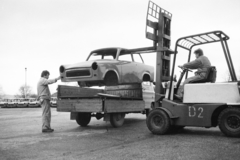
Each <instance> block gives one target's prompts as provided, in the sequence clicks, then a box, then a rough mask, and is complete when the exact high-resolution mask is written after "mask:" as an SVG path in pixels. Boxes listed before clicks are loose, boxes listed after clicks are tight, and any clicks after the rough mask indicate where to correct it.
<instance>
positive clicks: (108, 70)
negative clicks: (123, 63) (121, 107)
mask: <svg viewBox="0 0 240 160" xmlns="http://www.w3.org/2000/svg"><path fill="white" fill-rule="evenodd" d="M110 71H113V72H115V73H116V75H117V77H118V82H119V81H120V76H119V73H118V72H117V71H116V70H115V69H107V70H106V71H105V72H104V74H103V76H102V79H104V77H105V76H106V74H107V73H108V72H110Z"/></svg>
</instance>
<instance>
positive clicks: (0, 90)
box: [0, 86, 5, 99]
mask: <svg viewBox="0 0 240 160" xmlns="http://www.w3.org/2000/svg"><path fill="white" fill-rule="evenodd" d="M4 96H5V93H4V91H3V89H2V86H0V99H2V98H4Z"/></svg>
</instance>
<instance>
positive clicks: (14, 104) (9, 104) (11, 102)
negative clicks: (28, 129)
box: [6, 98, 17, 108]
mask: <svg viewBox="0 0 240 160" xmlns="http://www.w3.org/2000/svg"><path fill="white" fill-rule="evenodd" d="M6 107H8V108H14V107H17V99H15V98H11V99H7V106H6Z"/></svg>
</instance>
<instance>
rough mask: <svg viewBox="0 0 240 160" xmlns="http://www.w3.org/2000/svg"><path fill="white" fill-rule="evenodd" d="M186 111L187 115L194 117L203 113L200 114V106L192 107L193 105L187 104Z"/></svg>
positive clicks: (200, 116)
mask: <svg viewBox="0 0 240 160" xmlns="http://www.w3.org/2000/svg"><path fill="white" fill-rule="evenodd" d="M188 111H189V112H188V115H189V117H196V116H197V118H203V115H202V113H203V108H202V107H198V108H197V109H196V107H194V106H189V107H188Z"/></svg>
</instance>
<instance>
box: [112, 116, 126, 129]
mask: <svg viewBox="0 0 240 160" xmlns="http://www.w3.org/2000/svg"><path fill="white" fill-rule="evenodd" d="M124 118H125V113H112V114H110V123H111V125H112V126H113V127H114V128H117V127H121V126H122V125H123V123H124Z"/></svg>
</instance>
